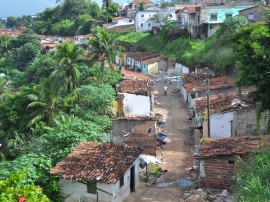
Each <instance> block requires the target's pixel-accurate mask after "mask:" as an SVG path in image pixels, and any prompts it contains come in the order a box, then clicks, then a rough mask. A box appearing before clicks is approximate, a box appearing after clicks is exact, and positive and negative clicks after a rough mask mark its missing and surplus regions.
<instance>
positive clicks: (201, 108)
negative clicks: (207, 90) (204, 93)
mask: <svg viewBox="0 0 270 202" xmlns="http://www.w3.org/2000/svg"><path fill="white" fill-rule="evenodd" d="M250 90H251V89H247V91H245V90H243V91H242V93H243V94H242V95H240V94H239V93H236V92H235V91H233V92H228V93H222V94H217V95H210V96H209V104H210V114H219V113H222V112H224V111H228V110H230V109H237V110H241V109H242V108H247V107H249V108H254V107H256V103H255V102H253V101H251V100H250V99H249V98H248V96H247V93H248V92H250ZM194 102H195V106H194V107H195V108H196V111H197V112H199V114H200V115H204V112H205V109H206V108H207V98H206V97H202V98H196V99H195V101H194Z"/></svg>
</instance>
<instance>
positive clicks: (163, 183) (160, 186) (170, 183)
mask: <svg viewBox="0 0 270 202" xmlns="http://www.w3.org/2000/svg"><path fill="white" fill-rule="evenodd" d="M173 184H175V182H161V183H158V184H157V187H159V188H165V187H168V186H170V185H173Z"/></svg>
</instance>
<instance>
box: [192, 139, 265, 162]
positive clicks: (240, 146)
mask: <svg viewBox="0 0 270 202" xmlns="http://www.w3.org/2000/svg"><path fill="white" fill-rule="evenodd" d="M261 144H263V145H264V147H265V149H266V148H269V146H270V135H264V136H242V137H228V138H210V139H206V140H204V141H203V142H202V145H200V146H199V148H198V151H196V152H195V153H194V157H195V158H207V157H217V156H226V155H246V154H250V153H258V152H259V151H260V149H259V148H260V145H261Z"/></svg>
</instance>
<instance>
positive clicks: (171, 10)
mask: <svg viewBox="0 0 270 202" xmlns="http://www.w3.org/2000/svg"><path fill="white" fill-rule="evenodd" d="M175 11H176V8H175V7H168V8H166V10H163V11H157V10H144V11H138V12H137V13H136V15H135V30H136V32H146V31H151V30H152V28H153V27H161V26H162V25H163V24H164V23H162V22H160V23H157V22H155V21H154V20H153V17H154V16H155V15H158V16H160V19H163V18H165V17H168V18H169V20H170V21H177V15H176V13H175Z"/></svg>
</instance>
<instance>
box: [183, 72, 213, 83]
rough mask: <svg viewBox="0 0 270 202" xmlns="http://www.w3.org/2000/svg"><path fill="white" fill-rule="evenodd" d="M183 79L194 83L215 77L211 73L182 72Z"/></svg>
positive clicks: (185, 81) (184, 81)
mask: <svg viewBox="0 0 270 202" xmlns="http://www.w3.org/2000/svg"><path fill="white" fill-rule="evenodd" d="M181 77H182V81H183V83H192V82H195V81H201V82H203V81H204V80H205V79H207V78H209V79H211V78H214V77H213V76H212V75H209V74H192V73H188V74H186V73H182V74H181Z"/></svg>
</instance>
